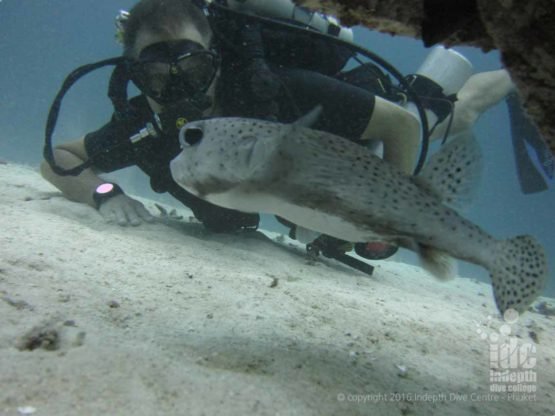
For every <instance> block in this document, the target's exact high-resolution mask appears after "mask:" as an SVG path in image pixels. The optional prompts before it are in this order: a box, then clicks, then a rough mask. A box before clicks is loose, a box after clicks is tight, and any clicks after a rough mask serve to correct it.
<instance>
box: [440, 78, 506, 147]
mask: <svg viewBox="0 0 555 416" xmlns="http://www.w3.org/2000/svg"><path fill="white" fill-rule="evenodd" d="M514 88H515V86H514V84H513V82H512V81H511V78H510V76H509V73H508V72H507V71H506V70H504V69H500V70H497V71H489V72H481V73H479V74H475V75H473V76H472V77H470V78H469V80H468V81H467V82H466V83H465V84H464V85H463V87H462V88H461V90H460V91H459V92H458V94H457V97H458V100H457V101H456V102H455V113H454V116H453V124H452V126H451V130H450V132H449V135H450V136H453V135H456V134H458V133H460V132H462V131H464V130H468V129H469V128H472V126H473V125H474V123H475V122H476V120H477V119H478V117H480V115H482V113H484V112H485V111H486V110H488V109H489V108H490V107H493V106H494V105H495V104H497V103H498V102H500V101H501V100H503V99H504V98H505V97H506V96H507V94H509V93H510V92H512V91H513V90H514ZM448 122H449V118H447V119H445V120H444V121H443V122H442V123H441V124H440V125H438V126H437V128H436V129H435V130H434V132H433V134H432V136H431V139H432V140H436V139H438V138H443V136H444V134H445V131H446V129H447V125H448Z"/></svg>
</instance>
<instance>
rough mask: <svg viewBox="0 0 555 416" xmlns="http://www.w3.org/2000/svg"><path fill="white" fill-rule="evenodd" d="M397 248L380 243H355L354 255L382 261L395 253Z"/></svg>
mask: <svg viewBox="0 0 555 416" xmlns="http://www.w3.org/2000/svg"><path fill="white" fill-rule="evenodd" d="M397 250H399V247H398V246H396V245H393V244H387V243H382V242H371V243H356V244H355V253H357V254H358V255H359V256H360V257H364V258H365V259H369V260H383V259H386V258H388V257H391V256H393V255H394V254H395V253H397Z"/></svg>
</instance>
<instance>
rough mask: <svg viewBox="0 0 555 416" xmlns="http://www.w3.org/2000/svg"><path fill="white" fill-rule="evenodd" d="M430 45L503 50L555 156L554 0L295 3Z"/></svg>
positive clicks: (347, 22)
mask: <svg viewBox="0 0 555 416" xmlns="http://www.w3.org/2000/svg"><path fill="white" fill-rule="evenodd" d="M295 2H296V3H297V4H299V5H302V6H305V7H309V8H311V9H315V10H323V11H325V12H327V13H331V14H333V15H335V16H337V17H338V18H339V19H340V20H341V23H342V24H344V25H347V26H353V25H363V26H366V27H368V28H370V29H374V30H378V31H381V32H386V33H390V34H397V35H404V36H411V37H414V38H419V39H422V40H423V42H424V44H425V45H427V46H431V45H432V44H434V43H441V44H444V45H446V46H454V45H467V46H476V47H479V48H482V49H483V50H484V51H488V50H491V49H498V50H499V51H500V53H501V58H502V60H503V63H504V65H505V66H506V67H507V69H508V70H509V72H510V73H511V76H512V78H513V80H514V82H515V83H516V85H517V87H518V89H519V91H520V93H521V95H522V97H523V101H524V103H525V106H526V109H527V111H528V113H529V114H530V116H531V117H532V118H533V120H534V121H535V122H536V123H537V125H538V127H539V128H540V130H541V132H542V134H543V136H544V137H545V139H546V141H547V142H548V143H549V146H550V148H551V151H552V152H553V153H554V154H555V116H553V114H555V3H554V2H553V0H521V1H515V0H295Z"/></svg>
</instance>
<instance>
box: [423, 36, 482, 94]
mask: <svg viewBox="0 0 555 416" xmlns="http://www.w3.org/2000/svg"><path fill="white" fill-rule="evenodd" d="M472 72H473V68H472V64H471V63H470V61H469V60H468V59H466V58H465V57H464V56H463V55H461V54H460V53H458V52H457V51H454V50H453V49H446V48H444V47H443V46H436V47H435V48H434V49H433V50H432V51H431V52H430V53H429V54H428V56H427V57H426V59H425V60H424V62H422V65H420V68H418V71H416V73H417V74H418V75H423V76H425V77H427V78H430V79H431V80H432V81H435V82H436V83H437V84H438V85H440V86H441V87H442V88H443V93H444V94H445V95H451V94H455V93H457V92H458V91H459V90H460V89H461V87H462V86H463V85H464V83H465V82H466V81H468V78H470V76H471V75H472Z"/></svg>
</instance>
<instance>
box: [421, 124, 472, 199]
mask: <svg viewBox="0 0 555 416" xmlns="http://www.w3.org/2000/svg"><path fill="white" fill-rule="evenodd" d="M481 176H482V152H481V150H480V146H479V145H478V143H477V141H476V138H475V137H474V134H473V133H472V132H471V131H470V130H467V131H465V132H463V133H461V134H459V135H457V136H455V137H453V138H452V139H451V140H450V141H449V142H448V143H447V144H446V145H444V146H443V147H441V148H440V149H439V150H438V151H437V152H436V153H435V154H434V155H433V156H432V157H431V158H430V160H429V161H428V163H426V165H425V166H424V169H422V172H421V174H420V175H419V176H417V177H416V178H415V179H414V180H415V182H416V184H417V185H419V186H420V187H421V188H423V189H425V190H427V191H428V192H429V193H431V194H433V195H436V196H437V197H438V198H439V199H441V201H442V202H443V203H445V204H447V205H449V206H451V207H453V208H458V209H460V208H465V207H467V206H468V205H469V204H470V202H472V200H473V199H474V197H475V194H476V192H477V190H478V187H479V182H480V178H481Z"/></svg>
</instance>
